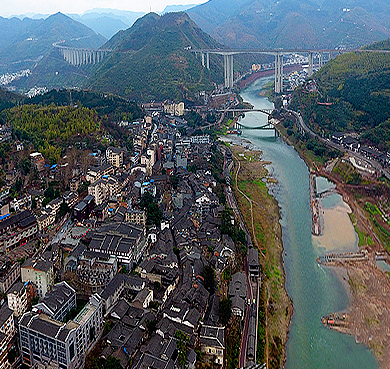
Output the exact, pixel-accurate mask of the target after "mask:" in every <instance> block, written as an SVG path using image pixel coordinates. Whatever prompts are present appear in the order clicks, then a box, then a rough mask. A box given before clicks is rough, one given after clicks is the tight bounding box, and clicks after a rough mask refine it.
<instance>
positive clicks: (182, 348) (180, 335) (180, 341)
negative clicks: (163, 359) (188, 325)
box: [175, 330, 190, 368]
mask: <svg viewBox="0 0 390 369" xmlns="http://www.w3.org/2000/svg"><path fill="white" fill-rule="evenodd" d="M175 338H176V340H177V341H176V348H177V351H178V358H179V365H180V366H181V367H182V368H185V365H186V351H187V343H188V341H189V340H190V339H189V338H188V336H187V335H186V334H185V333H184V332H183V331H180V330H178V331H176V333H175Z"/></svg>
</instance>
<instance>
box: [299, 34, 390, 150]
mask: <svg viewBox="0 0 390 369" xmlns="http://www.w3.org/2000/svg"><path fill="white" fill-rule="evenodd" d="M384 44H387V45H388V44H389V43H388V41H387V42H386V43H384ZM374 47H376V48H378V47H380V45H375V46H374ZM369 48H370V49H371V47H369ZM313 79H314V80H315V81H316V84H317V88H318V92H311V93H308V91H307V90H306V89H305V88H299V89H297V90H296V91H295V93H294V98H293V101H292V107H293V108H295V109H299V108H300V109H301V112H302V114H303V115H304V116H305V118H306V120H307V121H309V122H310V124H311V126H312V128H313V129H314V130H316V131H317V132H321V133H323V134H325V136H327V135H329V134H330V133H333V132H338V131H341V132H354V133H357V134H358V135H360V139H361V142H363V143H367V144H374V145H375V146H376V147H378V148H379V149H380V150H387V151H390V118H389V117H390V90H389V86H390V54H388V53H373V52H359V53H346V54H343V55H340V56H338V57H337V58H335V59H333V60H331V61H330V62H328V63H327V64H326V65H325V66H324V67H323V68H321V70H319V71H318V72H317V73H315V74H314V75H313ZM319 102H320V103H321V102H327V103H329V104H327V105H319V104H318V103H319Z"/></svg>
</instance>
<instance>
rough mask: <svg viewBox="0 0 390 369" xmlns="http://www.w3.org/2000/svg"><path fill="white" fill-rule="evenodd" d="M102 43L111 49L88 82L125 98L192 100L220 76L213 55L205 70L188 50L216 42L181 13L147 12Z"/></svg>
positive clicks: (219, 68)
mask: <svg viewBox="0 0 390 369" xmlns="http://www.w3.org/2000/svg"><path fill="white" fill-rule="evenodd" d="M103 47H104V48H109V49H112V50H113V52H112V53H111V55H110V56H109V57H107V58H106V59H105V60H104V61H103V62H102V63H101V64H100V65H99V66H98V67H97V70H96V71H95V72H94V73H93V75H92V76H91V78H90V79H89V80H88V81H87V83H86V85H87V86H88V87H91V88H93V89H94V90H100V91H109V92H112V93H114V94H118V95H121V96H124V97H126V98H131V99H138V100H142V101H146V100H150V99H157V100H163V99H167V98H170V99H187V100H194V99H195V98H196V96H197V94H198V93H199V91H203V90H209V89H211V88H212V80H217V79H218V78H219V79H221V76H222V73H219V72H220V70H221V64H220V63H219V61H218V60H217V59H214V60H213V59H212V60H211V63H212V65H213V67H212V68H211V69H212V70H211V71H208V70H207V69H205V68H203V67H202V66H201V63H200V61H199V60H197V59H196V57H195V55H194V53H192V52H190V50H188V49H189V48H217V47H220V45H219V44H218V43H217V42H215V41H214V40H213V39H212V38H211V37H210V36H209V35H207V34H206V33H204V32H203V31H202V30H201V29H200V28H199V27H198V26H197V25H196V24H195V23H194V22H193V21H192V20H191V19H190V18H189V17H188V15H187V14H185V13H167V14H165V15H163V16H159V15H158V14H155V13H149V14H147V15H145V16H144V17H142V18H140V19H138V20H137V21H136V22H135V23H134V25H133V26H132V27H131V28H129V29H127V30H125V31H119V32H118V33H117V34H116V35H115V36H114V37H112V38H111V39H110V40H109V41H108V42H107V43H106V44H105V45H104V46H103ZM214 63H215V64H214Z"/></svg>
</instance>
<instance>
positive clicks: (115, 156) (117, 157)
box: [106, 146, 124, 168]
mask: <svg viewBox="0 0 390 369" xmlns="http://www.w3.org/2000/svg"><path fill="white" fill-rule="evenodd" d="M123 152H124V150H123V149H120V148H117V147H112V146H110V147H108V148H107V150H106V159H107V163H109V164H111V165H113V166H114V167H116V168H120V167H121V166H122V165H123Z"/></svg>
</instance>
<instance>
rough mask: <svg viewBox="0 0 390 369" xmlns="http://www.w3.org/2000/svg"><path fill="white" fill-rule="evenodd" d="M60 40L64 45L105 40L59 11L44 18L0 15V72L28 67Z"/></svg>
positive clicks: (96, 44)
mask: <svg viewBox="0 0 390 369" xmlns="http://www.w3.org/2000/svg"><path fill="white" fill-rule="evenodd" d="M61 40H65V41H66V42H65V43H64V44H65V45H68V46H77V47H87V48H98V47H100V46H101V45H102V44H103V43H104V42H105V41H106V39H105V38H104V37H103V36H101V35H97V34H96V33H95V32H94V31H92V30H91V29H90V28H88V27H86V26H85V25H83V24H81V23H79V22H76V21H74V20H73V19H71V18H69V17H68V16H66V15H64V14H61V13H57V14H54V15H51V16H50V17H48V18H46V19H28V18H25V19H23V20H20V19H17V18H11V19H5V18H0V73H7V72H13V71H18V70H21V69H27V68H30V69H32V68H33V66H34V65H35V64H36V63H37V62H39V61H40V60H41V59H42V58H44V57H45V56H47V55H48V54H49V53H50V52H51V51H52V49H53V46H52V44H53V43H55V42H58V41H61Z"/></svg>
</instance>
